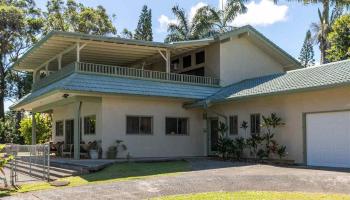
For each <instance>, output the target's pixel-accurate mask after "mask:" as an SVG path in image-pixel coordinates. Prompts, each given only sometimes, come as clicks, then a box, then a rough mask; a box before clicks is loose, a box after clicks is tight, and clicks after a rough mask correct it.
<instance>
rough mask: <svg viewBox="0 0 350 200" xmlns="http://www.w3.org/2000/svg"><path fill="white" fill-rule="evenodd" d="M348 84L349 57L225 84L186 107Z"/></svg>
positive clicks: (349, 71) (349, 81) (349, 82)
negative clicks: (210, 94)
mask: <svg viewBox="0 0 350 200" xmlns="http://www.w3.org/2000/svg"><path fill="white" fill-rule="evenodd" d="M343 85H350V60H345V61H340V62H334V63H329V64H324V65H320V66H316V67H309V68H304V69H298V70H293V71H288V72H286V73H278V74H272V75H268V76H262V77H257V78H252V79H247V80H243V81H241V82H238V83H235V84H232V85H229V86H226V87H224V88H222V89H220V90H219V91H218V92H217V93H215V94H213V95H212V96H209V97H208V98H206V99H205V100H201V101H198V102H195V103H191V104H187V105H186V107H188V108H191V107H201V106H204V107H206V106H210V105H212V104H215V103H220V102H226V101H232V100H238V99H243V98H249V97H257V96H268V95H276V94H283V93H293V92H303V91H309V90H317V89H324V88H332V87H336V86H343Z"/></svg>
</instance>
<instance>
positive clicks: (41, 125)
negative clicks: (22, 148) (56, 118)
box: [19, 113, 51, 144]
mask: <svg viewBox="0 0 350 200" xmlns="http://www.w3.org/2000/svg"><path fill="white" fill-rule="evenodd" d="M35 119H36V142H37V143H38V144H40V143H45V142H48V141H49V140H50V138H51V117H50V116H49V115H48V114H40V113H37V114H36V115H35ZM19 131H20V133H21V135H22V136H23V138H24V142H25V143H26V144H31V143H32V117H31V116H27V117H25V118H24V119H22V121H21V123H20V128H19Z"/></svg>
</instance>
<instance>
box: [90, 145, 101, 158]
mask: <svg viewBox="0 0 350 200" xmlns="http://www.w3.org/2000/svg"><path fill="white" fill-rule="evenodd" d="M99 149H100V147H99V143H98V142H97V141H94V142H92V143H91V145H90V150H89V154H90V158H91V159H98V157H99Z"/></svg>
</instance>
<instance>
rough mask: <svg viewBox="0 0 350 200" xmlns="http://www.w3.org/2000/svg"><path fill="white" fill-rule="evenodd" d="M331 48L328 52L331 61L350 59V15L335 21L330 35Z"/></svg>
mask: <svg viewBox="0 0 350 200" xmlns="http://www.w3.org/2000/svg"><path fill="white" fill-rule="evenodd" d="M328 41H329V44H330V48H329V49H328V50H327V59H328V60H329V61H332V62H334V61H339V60H346V59H349V58H350V14H348V15H343V16H341V17H339V18H338V19H336V20H335V22H334V24H333V25H332V31H331V32H330V33H329V35H328Z"/></svg>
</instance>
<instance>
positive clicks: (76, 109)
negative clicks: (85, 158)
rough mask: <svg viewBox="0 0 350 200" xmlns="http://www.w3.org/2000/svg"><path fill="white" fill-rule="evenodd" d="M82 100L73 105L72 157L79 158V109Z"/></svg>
mask: <svg viewBox="0 0 350 200" xmlns="http://www.w3.org/2000/svg"><path fill="white" fill-rule="evenodd" d="M81 105H82V102H81V101H78V102H76V103H75V105H74V159H76V160H79V159H80V132H81V131H80V111H81Z"/></svg>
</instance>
